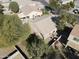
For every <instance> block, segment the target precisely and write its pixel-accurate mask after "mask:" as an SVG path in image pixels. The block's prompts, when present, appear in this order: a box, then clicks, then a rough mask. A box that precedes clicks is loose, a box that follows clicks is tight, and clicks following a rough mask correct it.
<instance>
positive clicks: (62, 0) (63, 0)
mask: <svg viewBox="0 0 79 59" xmlns="http://www.w3.org/2000/svg"><path fill="white" fill-rule="evenodd" d="M73 1H74V0H59V2H60V3H61V4H67V3H70V2H73Z"/></svg>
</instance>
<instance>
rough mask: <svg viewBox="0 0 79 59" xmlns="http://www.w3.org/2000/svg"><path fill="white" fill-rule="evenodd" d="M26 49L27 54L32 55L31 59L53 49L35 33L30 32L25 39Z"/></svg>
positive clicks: (38, 58)
mask: <svg viewBox="0 0 79 59" xmlns="http://www.w3.org/2000/svg"><path fill="white" fill-rule="evenodd" d="M26 49H27V52H28V53H29V55H31V56H32V58H31V59H41V56H43V54H47V53H48V52H49V51H51V53H52V52H53V49H50V48H49V47H48V45H46V44H45V43H44V41H43V40H42V39H41V38H40V37H38V36H36V35H35V34H31V35H30V36H29V38H28V39H27V40H26Z"/></svg>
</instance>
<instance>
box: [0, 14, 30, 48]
mask: <svg viewBox="0 0 79 59" xmlns="http://www.w3.org/2000/svg"><path fill="white" fill-rule="evenodd" d="M0 16H1V17H0V48H2V47H8V46H12V45H15V44H16V43H18V42H19V41H22V40H25V39H26V38H27V36H28V35H29V33H30V32H29V31H30V28H29V26H28V25H26V26H25V25H23V24H22V22H21V20H20V19H19V17H18V16H17V15H0ZM2 16H3V17H2Z"/></svg>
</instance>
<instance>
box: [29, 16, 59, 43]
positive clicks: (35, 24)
mask: <svg viewBox="0 0 79 59" xmlns="http://www.w3.org/2000/svg"><path fill="white" fill-rule="evenodd" d="M51 17H52V15H45V16H42V17H38V18H37V19H34V20H33V21H31V22H30V26H31V29H32V32H33V33H36V34H37V35H39V36H40V37H42V38H44V39H45V41H46V43H48V42H49V41H50V38H51V37H55V36H56V31H57V28H56V24H55V23H54V22H53V21H52V19H51Z"/></svg>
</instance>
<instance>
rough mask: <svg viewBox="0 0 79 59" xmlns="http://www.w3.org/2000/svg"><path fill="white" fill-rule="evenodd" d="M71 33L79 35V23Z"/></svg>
mask: <svg viewBox="0 0 79 59" xmlns="http://www.w3.org/2000/svg"><path fill="white" fill-rule="evenodd" d="M71 35H73V36H77V37H79V24H76V25H75V26H74V28H73V30H72V31H71Z"/></svg>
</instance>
